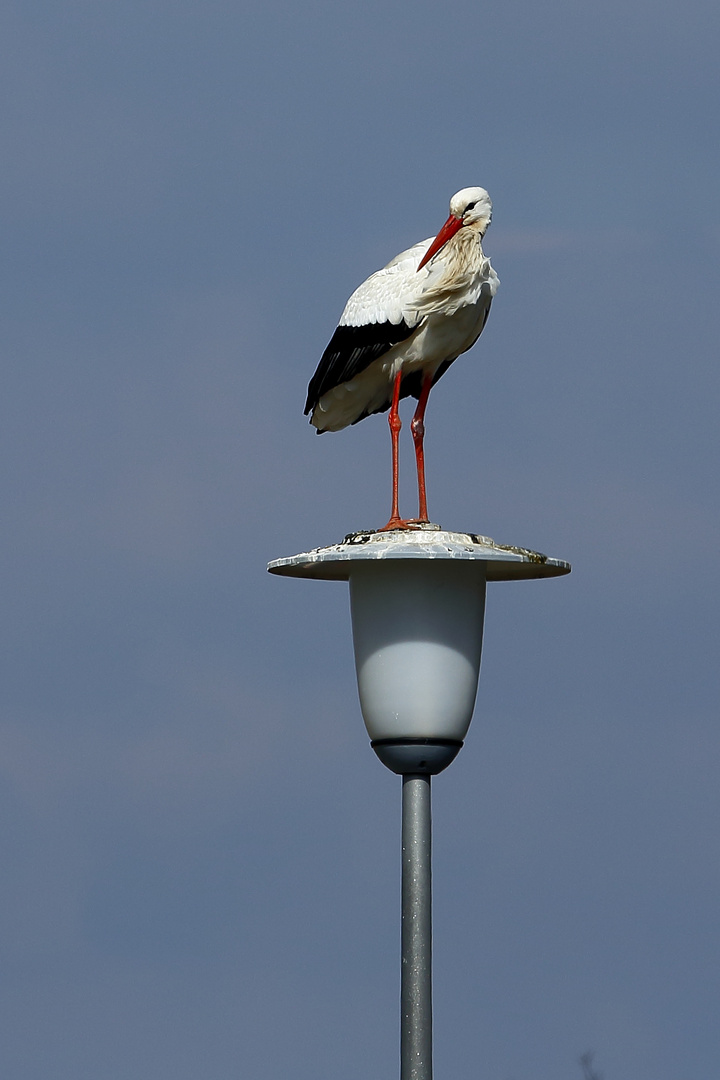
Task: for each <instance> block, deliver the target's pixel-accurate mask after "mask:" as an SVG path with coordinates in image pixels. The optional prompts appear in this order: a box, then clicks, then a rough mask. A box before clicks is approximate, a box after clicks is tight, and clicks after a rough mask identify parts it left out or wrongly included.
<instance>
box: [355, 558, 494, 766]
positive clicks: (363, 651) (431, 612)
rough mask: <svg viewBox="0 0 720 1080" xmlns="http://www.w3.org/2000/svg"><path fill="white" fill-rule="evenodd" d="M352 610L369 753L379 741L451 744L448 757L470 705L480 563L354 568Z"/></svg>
mask: <svg viewBox="0 0 720 1080" xmlns="http://www.w3.org/2000/svg"><path fill="white" fill-rule="evenodd" d="M350 606H351V611H352V626H353V641H354V645H355V663H356V668H357V681H358V691H359V694H360V706H361V708H362V714H363V718H364V720H365V726H366V728H367V731H368V734H369V736H370V738H371V740H372V742H373V746H374V748H375V749H376V751H378V753H379V750H378V745H377V743H378V741H379V742H380V743H381V744H382V743H386V742H398V741H399V742H406V743H407V742H410V743H413V742H417V741H419V740H431V741H435V740H438V741H441V742H447V743H449V744H454V745H455V749H454V751H453V753H452V755H451V758H450V760H452V757H454V756H455V753H457V751H458V750H459V749H460V747H461V746H462V741H463V739H464V738H465V735H466V734H467V730H468V727H469V726H470V720H471V719H472V714H473V709H474V706H475V697H476V694H477V684H478V676H479V673H480V654H481V650H482V633H483V617H484V612H485V564H484V563H483V562H480V561H462V560H452V559H416V560H395V559H393V560H386V561H381V560H373V561H367V562H363V563H358V564H357V565H356V566H353V567H352V570H351V572H350ZM380 756H382V755H380ZM386 764H387V762H386ZM390 767H391V768H392V767H393V766H392V765H391V766H390Z"/></svg>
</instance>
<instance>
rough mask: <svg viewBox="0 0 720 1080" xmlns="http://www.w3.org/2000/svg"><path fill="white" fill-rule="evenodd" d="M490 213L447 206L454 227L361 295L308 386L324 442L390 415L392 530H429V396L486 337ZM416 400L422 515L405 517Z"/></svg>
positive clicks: (493, 286) (470, 194)
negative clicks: (401, 468) (403, 463)
mask: <svg viewBox="0 0 720 1080" xmlns="http://www.w3.org/2000/svg"><path fill="white" fill-rule="evenodd" d="M491 218H492V203H491V202H490V196H489V195H488V193H487V191H485V189H484V188H481V187H469V188H463V189H462V191H458V192H457V194H456V195H453V197H452V199H451V200H450V217H449V218H448V219H447V221H446V222H445V224H444V225H443V227H442V229H441V230H440V232H439V233H438V234H437V236H436V237H435V238H434V239H433V237H429V238H428V239H427V240H421V241H420V243H419V244H415V246H414V247H411V248H408V250H407V251H403V252H401V253H400V254H399V255H396V256H395V258H394V259H393V260H392V262H389V263H388V264H387V266H385V267H383V269H382V270H378V271H377V273H375V274H371V276H370V277H369V278H368V279H367V281H364V282H363V284H362V285H361V286H360V287H359V288H358V289H356V290H355V292H354V293H353V294H352V296H351V297H350V299H349V300H348V302H347V304H346V305H345V310H344V311H343V313H342V315H341V317H340V323H339V325H338V327H337V329H336V331H335V333H334V334H333V336H332V339H331V341H330V344H329V345H328V347H327V348H326V350H325V352H324V353H323V355H322V358H321V360H320V363H319V364H318V367H317V371H316V372H315V374H314V375H313V377H312V379H311V380H310V385H309V386H308V396H307V402H306V404H305V414H306V415H307V414H308V413H310V414H311V415H310V423H311V424H312V425H313V426H314V427H315V428H317V433H318V435H320V434H322V432H324V431H340V430H341V429H342V428H344V427H347V426H348V424H357V423H358V421H360V420H364V418H365V417H366V416H370V415H371V413H377V412H385V410H386V409H388V408H389V409H390V415H389V416H388V422H389V424H390V434H391V438H392V469H393V480H392V489H393V491H392V513H391V514H390V520H389V521H388V523H387V525H385V526H384V528H385V529H403V528H411V527H412V526H413V525H418V524H421V523H423V522H427V521H428V516H427V496H426V493H425V461H424V456H423V437H424V434H425V427H424V422H423V421H424V416H425V407H426V405H427V400H428V395H429V393H430V389H431V387H432V386H434V384H435V383H436V382H437V380H438V379H439V378H440V376H441V375H444V373H445V372H446V371H447V369H448V368H449V367H450V365H451V364H452V362H453V360H455V359H456V358H457V357H458V356H460V354H461V353H464V352H466V351H467V350H468V349H469V348H470V347H471V346H472V345H474V344H475V342H476V341H477V339H478V338H479V337H480V334H481V333H482V330H483V327H484V326H485V323H486V321H487V317H488V314H489V312H490V304H491V303H492V298H493V296H494V295H495V293H496V291H497V287H498V284H499V280H498V276H497V274H496V273H495V271H494V270H493V268H492V266H491V265H490V260H489V259H487V258H486V257H485V255H484V254H483V250H482V238H483V236H484V235H485V231H486V229H487V227H488V225H489V224H490V221H491ZM408 396H412V397H414V398H417V399H418V405H417V409H416V410H415V415H414V416H413V419H412V423H411V425H410V427H411V430H412V435H413V441H414V443H415V457H416V461H417V476H418V495H419V512H418V517H417V518H416V519H413V520H407V521H406V520H403V519H402V518H401V517H400V514H399V512H398V437H399V434H400V428H401V426H402V425H401V423H400V416H399V414H398V403H399V401H400V398H404V397H408Z"/></svg>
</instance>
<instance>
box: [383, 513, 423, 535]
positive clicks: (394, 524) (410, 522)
mask: <svg viewBox="0 0 720 1080" xmlns="http://www.w3.org/2000/svg"><path fill="white" fill-rule="evenodd" d="M429 524H430V523H429V521H428V520H427V518H424V519H422V520H421V519H420V518H400V517H391V518H390V520H389V521H388V523H387V525H383V527H382V529H378V532H391V531H392V530H393V529H405V530H407V531H409V530H410V529H421V528H422V527H423V525H429Z"/></svg>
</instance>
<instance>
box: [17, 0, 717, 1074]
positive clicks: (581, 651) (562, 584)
mask: <svg viewBox="0 0 720 1080" xmlns="http://www.w3.org/2000/svg"><path fill="white" fill-rule="evenodd" d="M0 30H1V32H0V50H1V51H2V54H3V55H2V65H1V66H2V72H3V74H2V79H1V85H2V102H3V106H2V110H0V132H1V138H2V146H3V151H4V152H3V169H2V173H1V175H0V199H1V201H2V288H1V289H0V313H1V319H2V338H1V340H2V351H3V360H4V363H3V368H4V372H5V386H4V392H3V394H2V400H1V404H0V408H1V409H2V421H1V423H0V443H1V448H2V452H1V454H0V484H1V489H2V496H1V497H2V506H3V513H2V559H3V576H2V582H3V593H2V614H3V617H2V621H1V623H0V633H2V638H3V649H2V656H3V674H2V682H1V685H2V717H1V727H0V766H1V769H2V785H1V787H0V795H1V798H2V804H3V805H2V814H1V815H0V844H1V850H2V862H1V864H0V866H1V873H0V952H1V954H2V955H1V961H2V962H1V963H0V994H1V996H2V1008H1V1011H2V1016H3V1027H4V1034H3V1038H2V1040H1V1047H0V1073H2V1075H3V1076H4V1077H8V1080H231V1078H232V1080H235V1078H237V1077H242V1078H245V1077H247V1078H251V1080H279V1078H281V1077H282V1078H285V1077H292V1078H293V1080H318V1078H321V1077H322V1078H324V1077H328V1078H342V1080H368V1078H373V1080H376V1078H385V1077H388V1078H390V1077H393V1076H395V1075H397V1057H398V1050H397V1042H398V1035H397V1031H398V985H399V959H398V953H399V914H398V905H399V806H400V804H399V797H400V791H399V781H398V780H397V778H395V777H393V776H391V775H390V773H388V772H387V771H385V770H384V769H383V768H382V767H381V766H380V765H379V763H378V762H377V761H376V759H375V758H374V755H373V754H372V751H371V750H370V748H369V745H368V741H367V737H366V735H365V732H364V728H363V725H362V721H361V718H360V713H359V708H358V704H357V699H356V692H355V687H354V672H353V665H352V656H351V644H350V630H349V619H348V613H347V591H346V587H345V586H343V585H339V584H327V583H309V582H293V581H282V580H278V579H273V578H271V577H269V576H268V575H267V574H266V572H265V564H266V562H267V561H268V560H269V559H271V558H274V557H278V556H282V555H289V554H292V553H294V552H295V551H300V550H304V549H306V548H308V547H313V546H317V545H320V544H325V543H331V542H334V541H335V540H337V539H339V538H341V537H342V536H343V535H344V533H346V532H348V531H350V530H352V529H356V528H361V527H368V526H370V527H372V526H377V525H379V524H381V523H382V522H383V521H384V520H386V518H387V516H388V512H389V505H388V501H389V490H388V487H389V448H388V435H387V424H386V422H385V418H384V417H374V418H371V419H370V420H368V421H366V422H364V423H363V424H361V425H359V426H358V427H356V428H352V429H351V430H348V431H345V432H342V433H339V434H337V435H326V436H324V437H323V438H322V439H318V438H315V437H314V435H313V433H312V429H310V428H309V427H308V426H307V422H306V420H305V418H303V416H302V406H303V403H304V395H305V388H306V385H307V381H308V379H309V377H310V375H311V374H312V372H313V370H314V367H315V364H316V362H317V360H318V358H319V356H320V354H321V352H322V350H323V348H324V346H325V344H326V342H327V340H328V338H329V336H330V334H331V333H332V330H333V329H334V326H335V322H336V319H337V317H338V315H339V313H340V311H341V310H342V307H343V305H344V303H345V300H346V298H347V296H348V295H349V293H350V292H351V291H352V289H353V288H355V286H356V285H357V284H359V282H360V281H361V280H363V278H364V277H366V276H367V275H368V274H369V273H370V272H372V271H373V270H374V269H376V268H377V267H379V266H380V265H382V264H383V263H385V262H386V261H387V260H388V259H389V258H391V257H392V256H393V255H394V254H395V253H396V252H397V251H399V250H400V249H401V248H404V247H406V246H408V245H409V244H411V243H413V242H415V241H416V240H419V239H420V238H422V237H425V236H428V235H430V234H432V233H433V232H435V231H436V230H437V229H438V228H439V226H440V225H441V224H442V222H443V221H444V220H445V217H446V216H447V203H448V200H449V198H450V195H451V194H452V193H453V192H454V191H456V190H457V189H458V188H460V187H463V186H466V185H471V184H481V185H483V186H485V187H487V188H488V190H489V191H490V193H491V195H492V197H493V201H494V206H495V216H494V222H493V225H492V228H491V230H490V232H489V233H488V236H487V240H486V245H485V247H486V250H487V252H488V253H489V254H490V256H491V257H492V260H493V263H494V265H495V267H496V268H497V271H498V273H499V275H500V279H501V282H502V285H501V289H500V292H499V294H498V297H497V300H496V302H495V304H494V306H493V311H492V314H491V318H490V321H489V323H488V326H487V329H486V331H485V333H484V334H483V337H482V339H481V341H480V342H479V344H478V345H477V346H476V348H475V349H474V350H473V351H472V353H470V354H468V355H466V356H465V357H463V358H462V359H461V360H459V361H458V362H457V363H456V364H455V365H454V366H453V369H452V371H451V372H450V373H449V374H448V375H447V376H446V377H445V378H444V379H443V381H442V383H441V384H440V385H439V386H438V388H437V389H436V391H435V392H434V393H433V396H432V398H431V401H430V407H429V410H428V437H427V456H428V485H429V500H430V513H431V516H432V517H433V518H434V519H435V520H436V521H439V522H441V523H442V524H443V525H444V526H445V527H448V528H456V529H470V530H472V531H477V532H482V533H485V534H487V535H490V536H493V537H494V538H495V539H496V540H498V541H501V542H506V543H513V544H521V545H524V546H528V547H533V548H536V549H539V550H542V551H546V552H548V553H549V554H551V555H554V556H557V557H560V558H566V559H568V560H570V561H571V562H572V563H573V568H574V569H573V574H572V575H571V576H570V577H569V578H565V579H562V580H557V581H544V582H533V583H527V584H505V585H494V586H491V587H490V595H489V601H488V611H487V621H486V638H485V652H484V657H483V673H482V676H481V685H480V693H479V699H478V707H477V710H476V717H475V720H474V723H473V726H472V727H471V729H470V734H469V737H468V741H467V744H466V748H465V749H464V750H463V752H462V754H461V755H460V757H459V758H458V760H457V762H456V764H454V765H453V767H452V769H451V770H449V771H448V772H447V773H445V774H443V775H442V776H441V777H439V778H438V779H437V781H436V782H435V784H434V810H435V965H436V1072H437V1075H438V1077H439V1078H440V1077H449V1076H453V1075H455V1076H461V1075H465V1076H473V1077H474V1076H477V1077H483V1078H487V1080H565V1078H566V1080H579V1077H580V1070H579V1067H578V1064H577V1058H578V1057H579V1055H580V1054H581V1053H583V1052H584V1051H586V1050H589V1049H593V1050H594V1051H595V1053H596V1058H595V1062H596V1065H597V1067H598V1068H599V1069H600V1070H601V1071H602V1072H603V1073H604V1075H605V1080H686V1078H693V1080H696V1078H701V1077H711V1076H713V1075H714V1074H715V1070H716V1069H717V1067H718V1064H717V1063H718V1060H720V1024H719V1023H718V998H719V991H720V975H719V972H720V931H719V925H720V924H719V922H718V911H719V910H720V827H719V825H720V822H719V817H720V786H719V785H718V771H719V770H720V726H719V725H718V689H719V687H718V681H719V680H718V615H717V607H718V605H717V592H718V585H719V584H720V582H719V577H720V575H719V573H718V559H717V544H718V540H717V537H718V534H719V533H720V521H719V520H718V518H719V515H718V498H717V490H718V484H717V476H716V473H717V469H718V441H719V440H718V419H717V417H718V404H719V401H718V398H719V397H720V395H719V393H718V384H719V378H718V336H719V335H718V330H719V329H720V326H719V324H720V315H719V312H720V306H719V305H718V300H717V295H716V294H717V282H718V271H719V269H720V266H719V260H718V246H719V244H720V225H719V224H718V222H719V219H718V210H717V201H718V189H719V186H720V185H719V181H720V175H719V174H720V150H719V146H720V143H719V141H718V134H717V133H718V120H719V119H720V115H719V114H720V93H719V89H720V88H719V86H718V81H719V80H718V72H717V56H718V50H719V48H720V9H719V8H718V6H717V4H716V3H715V2H711V0H686V2H685V3H684V4H682V5H681V4H677V3H675V4H670V3H668V2H666V0H654V2H652V3H651V2H649V0H623V2H620V0H609V2H607V3H604V4H602V5H600V4H582V3H578V2H577V0H548V2H547V3H545V4H542V5H540V4H537V3H532V2H530V0H507V2H504V3H502V4H498V3H495V4H492V3H488V2H486V0H454V2H451V3H446V4H437V3H430V2H427V0H416V2H414V3H392V2H390V3H388V2H387V0H385V2H384V3H379V2H377V0H367V2H365V3H361V4H352V5H344V4H338V3H328V2H326V0H315V2H308V3H305V4H291V3H289V2H280V0H264V2H263V3H262V4H260V3H244V4H243V3H241V4H231V3H229V2H228V0H207V2H206V3H204V4H191V3H189V2H187V0H173V2H172V3H170V2H167V0H151V2H150V3H148V2H144V3H140V2H138V0H128V2H126V3H123V4H117V3H109V2H108V0H93V2H88V0H66V2H65V3H62V4H51V3H48V2H47V0H42V2H40V0H22V2H20V0H7V2H6V4H5V6H4V8H3V11H2V14H1V15H0ZM404 435H405V436H407V431H405V432H404ZM404 455H405V456H404V459H403V461H404V462H405V464H406V465H408V467H409V453H408V445H407V443H406V444H405V446H404ZM407 471H408V470H406V472H407ZM411 474H412V470H411V468H409V475H408V476H407V477H406V481H407V482H406V484H405V485H404V487H403V493H404V499H405V505H406V506H407V504H408V503H410V505H412V503H411V500H412V485H411V483H410V481H411V479H412V475H411Z"/></svg>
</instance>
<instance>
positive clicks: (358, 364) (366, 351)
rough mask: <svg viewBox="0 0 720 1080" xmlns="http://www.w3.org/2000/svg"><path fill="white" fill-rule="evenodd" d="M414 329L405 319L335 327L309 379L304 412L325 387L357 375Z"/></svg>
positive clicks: (316, 400)
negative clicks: (315, 369) (394, 321)
mask: <svg viewBox="0 0 720 1080" xmlns="http://www.w3.org/2000/svg"><path fill="white" fill-rule="evenodd" d="M416 329H417V327H415V326H408V324H407V323H406V322H405V320H404V319H403V320H402V322H399V323H390V322H384V323H366V324H365V325H364V326H338V328H337V330H336V331H335V333H334V334H333V336H332V338H331V339H330V343H329V345H328V347H327V349H326V350H325V352H324V353H323V354H322V357H321V359H320V363H319V364H318V366H317V371H316V372H315V374H314V375H313V377H312V379H311V380H310V385H309V386H308V395H307V401H306V402H305V415H306V416H307V414H308V413H309V412H311V411H312V410H313V409H314V408H315V406H316V405H317V403H318V401H319V400H320V398H321V397H322V396H323V394H326V393H327V392H328V390H332V389H333V387H334V386H340V384H341V383H344V382H348V380H349V379H352V378H353V377H354V376H355V375H359V373H360V372H361V371H364V370H365V368H366V367H369V366H370V364H372V362H373V360H377V359H378V357H380V356H382V355H383V353H386V352H387V351H388V350H389V349H391V348H392V347H393V345H397V343H398V342H399V341H405V339H406V338H409V337H410V335H411V334H412V333H414V332H415V330H416Z"/></svg>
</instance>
